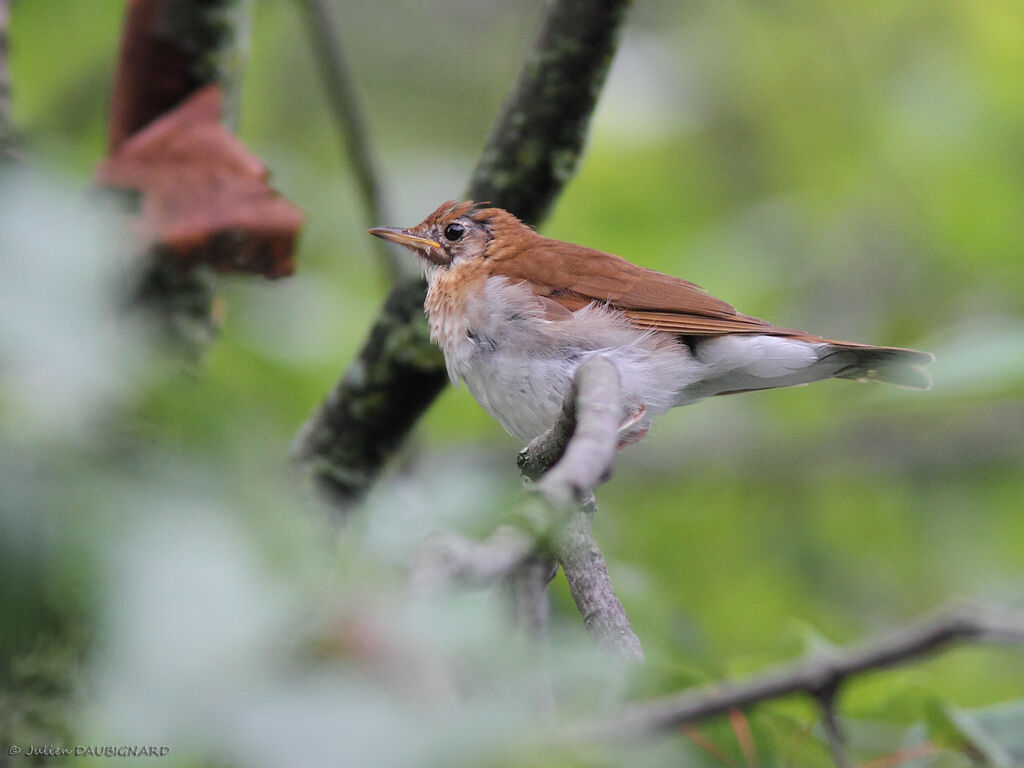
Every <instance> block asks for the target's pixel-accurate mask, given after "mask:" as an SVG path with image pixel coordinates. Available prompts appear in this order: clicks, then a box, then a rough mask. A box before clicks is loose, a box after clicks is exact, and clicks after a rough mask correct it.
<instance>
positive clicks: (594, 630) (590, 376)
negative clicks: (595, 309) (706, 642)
mask: <svg viewBox="0 0 1024 768" xmlns="http://www.w3.org/2000/svg"><path fill="white" fill-rule="evenodd" d="M623 415H624V414H623V406H622V394H621V388H620V384H619V372H618V370H616V368H615V366H614V365H613V364H612V363H611V362H609V361H608V360H606V359H605V358H602V357H594V358H591V359H589V360H587V361H585V362H584V363H582V364H581V365H580V367H579V368H578V369H577V370H576V375H575V377H574V378H573V384H572V387H571V388H570V390H569V392H568V394H567V395H566V397H565V400H564V401H563V404H562V410H561V412H560V413H559V416H558V419H557V420H556V421H555V424H554V425H553V426H552V427H551V429H549V430H548V431H547V432H545V433H544V434H543V435H541V436H540V437H539V438H537V439H536V440H533V441H532V442H531V443H530V445H529V446H527V447H526V448H525V449H523V451H522V452H521V453H520V454H519V459H518V461H519V466H520V468H521V469H522V470H523V473H524V474H526V475H527V476H528V477H531V478H537V477H540V480H539V481H538V482H537V490H538V491H540V492H541V493H542V494H543V495H544V497H545V498H546V499H547V500H548V501H549V502H550V503H551V504H553V505H554V506H555V507H556V508H562V509H565V508H570V507H571V508H573V509H574V512H573V514H572V516H571V518H570V519H569V520H568V521H567V523H566V525H565V526H564V528H562V529H561V530H559V531H558V532H557V533H556V535H555V552H556V555H557V556H558V561H559V562H560V563H561V565H562V570H563V571H564V572H565V578H566V581H568V583H569V592H570V593H571V594H572V598H573V600H574V601H575V603H576V607H577V608H578V609H579V612H580V616H582V617H583V624H584V626H585V627H586V628H587V631H588V632H589V633H590V636H591V637H593V638H594V642H596V643H597V644H598V645H599V646H600V647H602V648H605V649H607V650H609V651H611V652H612V653H613V654H614V655H615V656H617V657H619V658H622V659H624V660H626V661H643V659H644V654H643V650H642V649H641V647H640V640H639V639H638V638H637V636H636V634H634V632H633V629H632V627H631V626H630V624H629V619H628V618H627V617H626V611H625V609H624V608H623V607H622V603H620V602H619V599H618V598H617V597H616V596H615V590H614V589H613V588H612V583H611V579H610V578H609V576H608V568H607V566H606V565H605V561H604V555H602V554H601V550H600V548H598V546H597V542H596V541H595V540H594V534H593V531H592V529H591V521H592V519H593V516H594V513H595V512H596V511H597V506H596V504H595V503H594V497H593V494H592V491H593V489H594V488H595V487H597V485H599V484H600V483H601V482H603V481H604V480H606V479H607V478H608V475H609V473H610V471H611V465H612V460H613V459H614V458H615V450H616V446H617V444H618V434H619V425H620V424H621V422H622V417H623ZM552 462H557V463H555V464H554V466H551V463H552ZM549 467H550V469H549Z"/></svg>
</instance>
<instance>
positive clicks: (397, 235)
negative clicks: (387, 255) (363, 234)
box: [370, 227, 441, 251]
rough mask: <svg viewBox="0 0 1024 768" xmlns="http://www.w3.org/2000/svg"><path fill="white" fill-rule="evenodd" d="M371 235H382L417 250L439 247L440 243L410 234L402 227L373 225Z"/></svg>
mask: <svg viewBox="0 0 1024 768" xmlns="http://www.w3.org/2000/svg"><path fill="white" fill-rule="evenodd" d="M370 234H371V235H376V236H377V237H382V238H384V239H385V240H390V241H391V242H392V243H398V244H399V245H404V246H407V247H409V248H414V249H415V250H417V251H422V250H424V249H425V248H440V247H441V244H440V243H438V242H435V241H433V240H431V239H429V238H426V237H420V236H419V235H410V234H409V233H408V232H406V231H405V230H404V229H395V228H394V227H374V228H373V229H371V230H370Z"/></svg>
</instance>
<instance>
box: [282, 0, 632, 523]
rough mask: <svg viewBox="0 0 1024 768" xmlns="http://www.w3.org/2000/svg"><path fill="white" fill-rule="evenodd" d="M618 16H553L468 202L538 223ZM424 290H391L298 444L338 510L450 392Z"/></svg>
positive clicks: (578, 8) (569, 158)
mask: <svg viewBox="0 0 1024 768" xmlns="http://www.w3.org/2000/svg"><path fill="white" fill-rule="evenodd" d="M627 5H628V2H627V0H555V1H554V2H553V3H552V4H551V6H550V8H549V10H548V13H547V17H546V20H545V22H544V26H543V28H542V30H541V34H540V36H539V38H538V40H537V42H536V44H535V45H534V47H533V49H532V51H531V52H530V53H529V54H528V56H527V59H526V63H525V64H524V66H523V69H522V71H521V72H520V74H519V78H518V80H517V82H516V85H515V86H514V88H513V90H512V94H511V95H510V97H509V99H508V101H507V102H506V105H505V107H504V109H503V111H502V113H501V116H500V117H499V118H498V121H497V123H496V124H495V126H494V128H493V129H492V131H491V134H490V137H489V138H488V140H487V143H486V145H485V147H484V149H483V152H482V154H481V158H480V162H479V164H478V165H477V168H476V171H475V172H474V174H473V180H472V182H471V183H470V185H469V188H468V190H467V196H468V197H470V198H472V199H475V200H478V201H482V200H487V201H489V202H491V203H492V204H494V205H497V206H499V207H502V208H506V209H508V210H510V211H512V212H513V213H515V214H516V215H517V216H519V217H520V218H522V219H523V220H524V221H527V222H529V223H531V224H537V223H539V222H540V221H541V220H542V219H543V216H544V214H545V213H546V212H547V210H548V208H549V207H550V205H551V203H552V201H553V200H554V199H555V198H556V197H557V196H558V193H559V192H560V191H561V189H562V187H563V186H564V185H565V183H566V181H567V180H568V178H569V176H570V175H571V173H572V172H573V171H574V170H575V168H576V165H577V163H578V160H579V156H580V153H581V151H582V149H583V145H584V142H585V139H586V128H587V125H588V124H589V121H590V116H591V114H592V113H593V109H594V106H595V104H596V102H597V97H598V94H599V93H600V90H601V86H602V85H603V83H604V80H605V77H606V75H607V72H608V67H609V65H610V64H611V60H612V56H613V55H614V52H615V47H616V43H617V38H618V32H619V29H620V27H621V24H622V21H623V18H624V16H625V9H626V7H627ZM436 202H437V201H435V203H436ZM425 290H426V286H425V284H424V283H423V281H422V280H418V279H417V280H412V279H400V280H398V281H397V282H396V284H395V286H394V287H393V288H392V291H391V294H390V295H389V296H388V298H387V300H386V302H385V304H384V309H383V310H382V312H381V315H380V316H379V317H378V319H377V321H376V323H375V324H374V326H373V328H372V330H371V331H370V335H369V338H368V339H367V340H366V342H365V343H364V345H363V348H362V351H361V352H360V353H359V357H358V359H357V360H356V362H355V363H353V364H352V366H351V367H350V368H349V370H348V371H347V372H346V374H345V376H344V377H343V378H342V379H341V381H339V382H338V384H337V385H336V386H335V387H334V389H333V390H332V391H331V393H330V394H329V395H328V397H327V399H326V400H325V401H324V402H323V404H322V405H321V406H320V407H319V408H318V409H317V411H316V412H315V413H314V414H313V415H312V416H311V417H310V420H309V422H308V423H307V424H306V426H305V427H304V428H303V430H302V431H301V433H300V434H299V435H298V437H297V439H296V445H295V450H294V453H295V456H296V459H297V460H298V461H299V462H301V463H302V464H304V465H305V466H306V467H308V468H309V469H310V470H311V473H312V475H313V477H314V480H315V481H316V483H317V485H319V486H320V487H321V489H323V490H325V491H326V492H327V495H328V496H329V498H331V499H333V500H334V501H335V502H336V503H337V504H338V505H339V506H341V507H343V508H344V507H346V506H348V505H350V504H352V503H354V502H357V501H358V500H359V499H361V498H362V496H363V494H364V493H365V492H366V491H367V489H368V488H369V487H370V486H371V485H372V483H373V482H374V480H375V479H376V478H377V476H378V475H379V474H380V471H381V469H382V468H383V465H384V464H385V462H386V461H387V460H388V459H389V458H390V456H391V455H392V454H393V453H394V451H395V450H396V449H397V447H398V446H399V445H400V444H401V443H402V441H403V440H404V439H405V436H406V435H407V434H408V433H409V431H410V430H411V429H412V427H413V425H414V424H415V423H416V421H417V420H418V419H419V417H420V415H421V414H422V413H423V412H424V411H425V410H426V409H427V407H428V406H429V405H430V404H431V403H432V402H433V401H434V398H435V397H437V395H438V394H439V393H440V392H441V390H442V389H443V388H444V385H445V383H446V382H447V375H446V372H445V368H444V361H443V360H442V359H441V354H440V352H439V351H438V350H437V348H436V347H434V346H433V345H432V344H431V343H430V339H429V334H428V333H427V328H426V321H425V320H424V318H423V297H424V293H425Z"/></svg>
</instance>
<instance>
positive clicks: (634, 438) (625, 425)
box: [618, 405, 650, 450]
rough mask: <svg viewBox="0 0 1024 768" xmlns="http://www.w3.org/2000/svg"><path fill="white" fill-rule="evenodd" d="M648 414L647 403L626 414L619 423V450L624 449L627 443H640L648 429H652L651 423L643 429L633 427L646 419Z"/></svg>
mask: <svg viewBox="0 0 1024 768" xmlns="http://www.w3.org/2000/svg"><path fill="white" fill-rule="evenodd" d="M646 415H647V406H646V405H641V406H640V407H639V408H635V409H633V410H631V411H629V413H627V414H626V418H624V419H623V420H622V423H621V424H620V425H619V446H618V447H619V450H622V449H623V448H625V447H626V446H627V445H632V444H633V443H639V442H640V441H641V440H643V439H644V438H645V437H646V436H647V431H648V430H649V429H650V426H649V425H648V426H646V427H643V428H641V429H633V427H635V426H636V425H637V424H639V423H640V422H641V421H643V420H644V417H645V416H646Z"/></svg>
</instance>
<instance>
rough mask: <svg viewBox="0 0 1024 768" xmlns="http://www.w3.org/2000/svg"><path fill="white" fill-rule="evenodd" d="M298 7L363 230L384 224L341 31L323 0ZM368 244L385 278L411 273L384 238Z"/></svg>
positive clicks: (380, 195)
mask: <svg viewBox="0 0 1024 768" xmlns="http://www.w3.org/2000/svg"><path fill="white" fill-rule="evenodd" d="M302 4H303V7H304V9H305V13H304V14H303V15H304V16H305V18H306V26H307V31H308V34H309V38H310V40H311V41H312V43H313V48H314V50H315V51H316V58H317V61H318V62H319V64H320V71H321V73H322V75H323V78H324V85H325V87H326V91H327V98H328V101H329V102H330V105H331V111H332V112H333V113H334V122H335V123H336V125H337V128H338V135H339V137H340V138H341V146H342V150H343V151H344V153H345V156H346V157H347V158H348V164H349V167H350V168H351V169H352V173H353V174H355V179H356V187H357V188H358V190H359V198H360V201H361V202H362V206H363V215H364V218H365V223H366V226H368V227H376V226H380V225H381V224H389V223H390V222H391V217H390V215H389V214H388V210H387V206H386V205H385V203H384V193H383V190H382V188H381V183H380V180H379V179H380V175H379V174H378V173H377V167H376V163H375V162H374V159H373V152H372V151H371V149H370V140H369V138H368V133H367V131H366V124H365V120H364V119H363V111H362V109H360V106H359V99H358V97H357V96H356V86H355V82H354V81H353V79H352V76H351V74H350V73H349V66H348V62H347V60H346V59H345V51H344V46H343V45H342V41H341V27H340V25H339V24H338V23H337V21H336V19H335V15H334V13H333V12H332V9H331V7H330V3H329V2H328V1H327V0H303V3H302ZM368 244H369V245H370V246H371V247H372V248H374V249H375V250H376V252H377V255H378V256H379V258H380V260H381V263H383V264H384V265H386V267H387V271H388V275H389V277H390V280H395V279H397V278H398V277H399V276H400V275H403V274H404V275H407V276H409V275H411V274H412V272H413V270H412V261H411V260H410V259H403V258H401V255H400V254H399V253H398V250H397V249H396V248H391V247H389V246H388V245H387V243H385V242H384V241H383V240H376V239H373V240H371V241H370V242H369V243H368Z"/></svg>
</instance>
